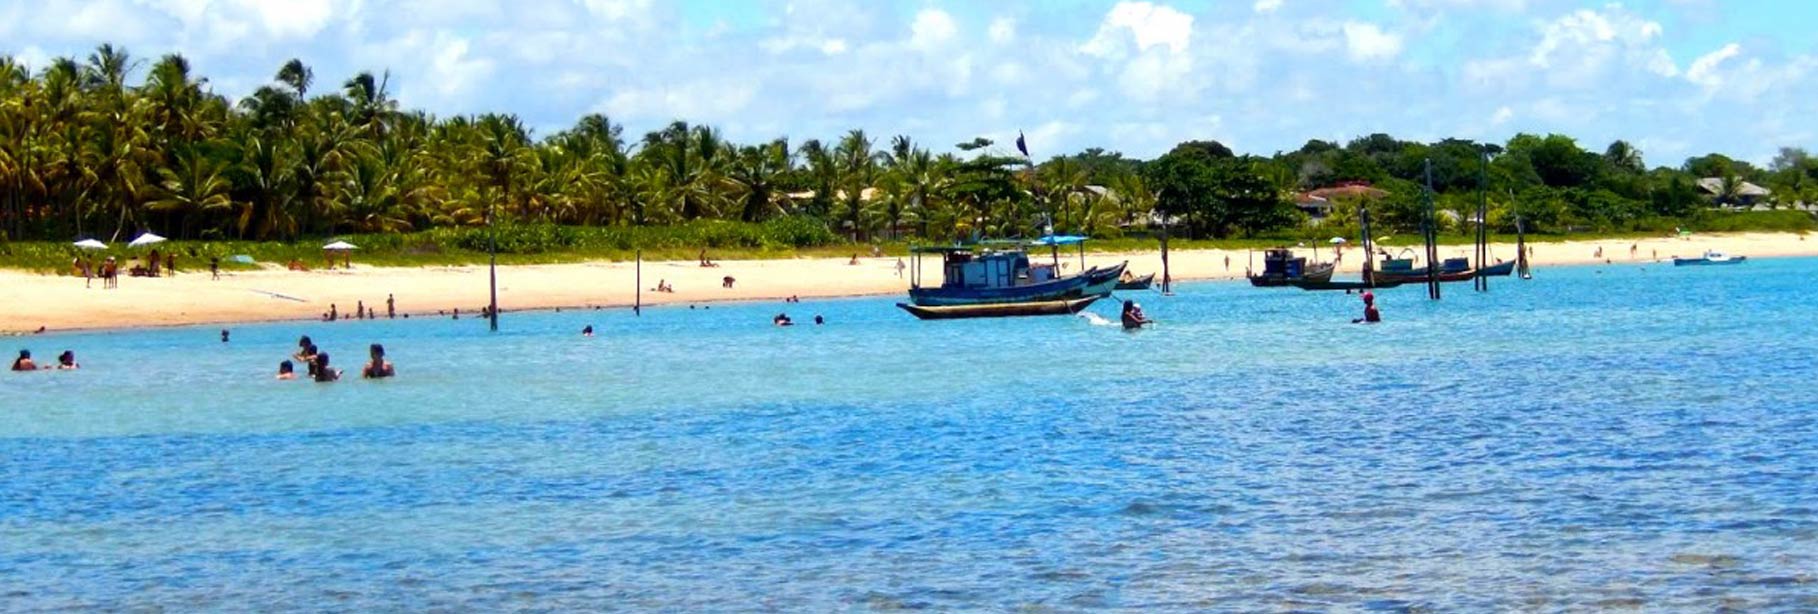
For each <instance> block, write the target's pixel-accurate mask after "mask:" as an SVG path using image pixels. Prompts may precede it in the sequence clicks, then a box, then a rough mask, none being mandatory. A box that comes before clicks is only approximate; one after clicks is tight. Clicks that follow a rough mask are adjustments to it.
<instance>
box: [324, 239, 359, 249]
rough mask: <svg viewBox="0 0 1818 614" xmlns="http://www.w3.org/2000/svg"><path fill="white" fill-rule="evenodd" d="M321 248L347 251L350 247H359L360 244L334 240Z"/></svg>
mask: <svg viewBox="0 0 1818 614" xmlns="http://www.w3.org/2000/svg"><path fill="white" fill-rule="evenodd" d="M322 249H324V250H327V251H331V252H344V251H347V250H350V249H360V246H358V245H354V244H352V243H348V242H346V241H335V242H334V243H330V244H328V245H324V246H322Z"/></svg>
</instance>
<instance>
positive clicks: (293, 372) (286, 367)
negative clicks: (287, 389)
mask: <svg viewBox="0 0 1818 614" xmlns="http://www.w3.org/2000/svg"><path fill="white" fill-rule="evenodd" d="M278 379H285V380H288V379H297V367H296V366H295V365H292V364H291V363H290V361H288V360H286V361H283V362H280V363H278Z"/></svg>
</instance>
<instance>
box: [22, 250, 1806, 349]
mask: <svg viewBox="0 0 1818 614" xmlns="http://www.w3.org/2000/svg"><path fill="white" fill-rule="evenodd" d="M1631 246H1633V248H1634V251H1633V253H1632V254H1631V251H1630V248H1631ZM1600 248H1601V249H1602V254H1603V256H1604V257H1603V258H1597V257H1596V254H1597V253H1598V250H1599V249H1600ZM1710 249H1715V250H1722V251H1727V252H1729V253H1732V254H1739V255H1746V256H1749V257H1750V258H1772V257H1790V256H1818V241H1807V240H1806V239H1805V238H1804V237H1802V236H1800V235H1796V234H1772V233H1742V234H1725V235H1700V236H1693V237H1689V238H1687V239H1672V238H1664V237H1663V238H1657V239H1643V240H1639V241H1630V240H1607V241H1574V242H1564V243H1541V244H1535V245H1534V262H1533V264H1534V265H1535V266H1537V267H1545V266H1559V265H1579V264H1593V263H1600V262H1603V261H1604V260H1606V259H1607V260H1609V261H1610V262H1611V263H1612V264H1617V265H1641V266H1646V265H1649V264H1651V263H1653V262H1654V261H1655V259H1656V258H1659V259H1661V260H1663V261H1665V260H1667V259H1670V258H1671V257H1673V256H1675V255H1678V256H1696V255H1699V254H1702V253H1703V252H1704V251H1705V250H1710ZM1470 250H1471V248H1470V247H1469V246H1445V247H1443V248H1441V256H1442V257H1455V256H1466V255H1469V252H1470ZM1297 251H1298V252H1299V253H1300V254H1302V255H1309V254H1311V253H1312V248H1311V247H1308V248H1302V249H1299V250H1297ZM1397 251H1399V250H1397ZM1319 253H1320V258H1321V259H1322V260H1330V259H1331V258H1332V255H1333V249H1332V248H1331V247H1330V246H1320V248H1319ZM1492 254H1493V255H1494V256H1495V257H1497V258H1500V259H1504V260H1507V259H1513V258H1514V256H1515V248H1514V246H1513V245H1508V244H1498V245H1496V246H1494V247H1493V249H1492ZM1033 255H1034V254H1032V256H1033ZM1043 256H1045V254H1043ZM1261 258H1262V255H1261V253H1258V252H1247V251H1244V250H1191V251H1174V252H1172V253H1171V254H1170V256H1169V262H1170V265H1169V268H1170V271H1171V272H1172V275H1173V277H1174V279H1175V280H1176V281H1191V280H1217V279H1240V278H1242V277H1243V276H1244V273H1245V268H1246V266H1255V267H1258V268H1260V267H1261ZM1061 260H1062V262H1063V263H1066V266H1067V269H1068V270H1069V271H1073V270H1078V269H1077V267H1078V266H1079V255H1078V253H1077V252H1075V253H1072V254H1069V253H1067V252H1066V251H1065V250H1063V251H1062V252H1061ZM1362 260H1363V258H1362V255H1361V253H1360V252H1358V250H1355V249H1347V250H1345V256H1344V258H1343V262H1342V263H1341V266H1340V271H1341V272H1340V273H1339V275H1340V276H1341V277H1342V276H1345V275H1346V274H1350V275H1355V274H1356V273H1357V270H1358V267H1359V266H1360V265H1361V263H1362ZM1119 261H1129V263H1130V268H1131V270H1132V271H1133V272H1135V273H1136V274H1138V275H1144V274H1148V273H1150V272H1159V271H1160V270H1161V258H1160V255H1159V254H1157V253H1155V252H1147V253H1095V254H1089V255H1088V256H1087V257H1086V263H1087V265H1099V264H1115V263H1116V262H1119ZM896 262H897V258H895V257H882V258H860V259H859V263H858V264H857V265H853V264H850V263H849V262H848V261H847V260H846V259H796V260H751V261H723V262H720V263H719V264H720V266H718V267H713V268H704V267H701V266H699V264H698V263H696V262H692V261H689V262H645V263H644V268H643V284H642V285H643V287H644V289H645V291H644V293H643V299H642V300H643V303H644V304H646V305H661V304H674V303H704V302H711V301H746V300H780V299H783V298H786V297H790V296H799V297H801V298H804V299H806V298H826V297H839V296H861V295H885V294H897V293H900V292H902V291H904V290H905V289H906V288H907V287H908V283H909V280H908V278H907V276H908V273H907V272H905V273H904V275H903V276H902V277H899V276H898V275H897V272H896ZM1227 262H1229V266H1228V268H1227V265H1226V263H1227ZM1251 263H1254V264H1253V265H1252V264H1251ZM925 264H927V265H928V267H929V271H928V273H929V279H927V280H925V281H926V282H927V283H939V282H938V279H939V272H938V270H937V269H936V266H937V261H936V260H934V259H933V258H929V259H928V260H927V261H926V262H925ZM1667 265H1668V266H1670V262H1668V263H1667ZM636 275H637V270H636V266H635V265H634V264H633V263H630V262H590V263H579V264H559V265H533V266H510V267H500V268H499V304H500V306H501V308H502V309H503V310H505V311H511V310H524V309H547V308H557V307H561V308H591V307H594V306H601V307H627V306H630V305H631V304H633V302H634V301H635V300H637V299H636V296H635V292H634V289H635V288H636V287H637V284H636V283H635V278H636ZM726 276H731V277H733V278H734V279H735V280H736V281H735V283H734V284H733V287H731V288H724V287H722V278H723V277H726ZM659 281H662V282H665V283H667V284H669V285H671V286H673V287H674V288H675V292H673V293H658V292H652V291H650V290H651V289H652V288H655V287H656V285H657V283H658V282H659ZM0 287H4V288H6V295H7V296H6V299H5V301H4V303H0V333H8V334H20V333H30V332H33V331H36V330H38V329H39V327H43V328H45V329H46V330H47V331H67V330H79V329H105V328H134V327H146V326H175V325H186V324H204V323H228V322H253V321H276V320H303V319H316V318H320V317H322V315H323V314H324V313H326V312H327V311H328V310H329V308H330V306H333V307H334V308H335V309H336V311H337V312H338V313H339V314H340V315H341V316H342V317H349V316H352V315H353V314H354V312H355V311H356V309H357V308H358V305H359V304H360V303H361V302H362V301H363V302H364V304H365V307H366V308H367V309H372V310H376V311H377V312H378V314H379V315H380V316H381V317H382V316H383V315H384V312H385V301H386V298H387V296H393V297H395V299H396V305H397V312H398V316H399V317H403V316H404V315H405V314H409V315H410V316H411V317H426V316H431V317H433V316H437V315H438V314H439V313H442V314H446V313H452V311H453V310H454V309H460V310H461V312H462V315H463V316H464V317H471V316H477V315H479V314H478V310H479V308H480V307H482V306H484V305H485V304H486V302H487V295H486V294H487V283H486V267H483V266H461V267H422V268H384V267H366V266H361V265H360V263H359V259H358V258H357V257H356V258H355V259H354V267H353V269H352V270H335V271H310V272H294V271H287V270H283V269H277V270H264V271H250V272H236V273H231V274H229V273H224V274H222V276H221V279H219V280H213V279H210V276H209V274H208V272H207V271H205V270H202V271H184V272H183V273H181V274H180V275H177V276H175V277H164V278H157V279H146V278H122V279H121V280H120V287H119V288H118V289H114V290H104V289H102V287H101V283H100V281H99V280H96V281H95V282H94V283H93V284H92V287H84V282H83V280H82V279H81V278H79V277H70V276H57V275H39V274H32V273H23V272H18V271H0ZM442 317H448V316H446V315H443V316H442Z"/></svg>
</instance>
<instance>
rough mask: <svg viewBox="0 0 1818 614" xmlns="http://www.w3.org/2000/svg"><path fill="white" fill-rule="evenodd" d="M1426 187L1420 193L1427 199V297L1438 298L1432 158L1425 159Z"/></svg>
mask: <svg viewBox="0 0 1818 614" xmlns="http://www.w3.org/2000/svg"><path fill="white" fill-rule="evenodd" d="M1426 179H1427V185H1426V189H1425V190H1423V191H1422V194H1423V195H1425V196H1426V199H1427V214H1426V219H1425V223H1423V224H1422V225H1423V226H1425V228H1423V229H1422V230H1425V231H1426V232H1425V234H1426V237H1424V238H1425V239H1426V240H1427V297H1428V298H1431V299H1432V300H1435V301H1437V300H1439V219H1438V217H1439V216H1438V213H1437V211H1436V210H1435V209H1434V204H1433V159H1432V158H1427V160H1426Z"/></svg>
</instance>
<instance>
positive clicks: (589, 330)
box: [581, 324, 593, 337]
mask: <svg viewBox="0 0 1818 614" xmlns="http://www.w3.org/2000/svg"><path fill="white" fill-rule="evenodd" d="M581 336H582V337H592V336H593V325H592V324H588V325H587V326H583V327H581Z"/></svg>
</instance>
